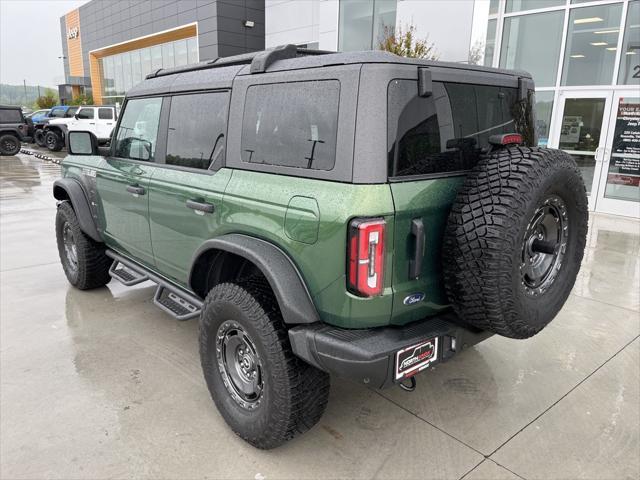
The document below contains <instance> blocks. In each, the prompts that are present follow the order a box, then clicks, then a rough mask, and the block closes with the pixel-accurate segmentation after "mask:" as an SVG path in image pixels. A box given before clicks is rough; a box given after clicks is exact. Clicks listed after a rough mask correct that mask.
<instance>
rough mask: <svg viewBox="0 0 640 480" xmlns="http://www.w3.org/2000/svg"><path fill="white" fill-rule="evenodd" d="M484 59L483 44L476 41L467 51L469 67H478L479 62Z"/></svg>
mask: <svg viewBox="0 0 640 480" xmlns="http://www.w3.org/2000/svg"><path fill="white" fill-rule="evenodd" d="M483 58H484V42H482V41H481V40H478V41H477V42H476V43H474V44H473V46H472V47H471V49H469V64H470V65H480V62H481V61H482V60H483Z"/></svg>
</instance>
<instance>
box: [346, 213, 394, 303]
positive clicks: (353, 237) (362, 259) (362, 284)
mask: <svg viewBox="0 0 640 480" xmlns="http://www.w3.org/2000/svg"><path fill="white" fill-rule="evenodd" d="M384 230H385V221H384V220H383V219H382V218H374V219H362V218H360V219H355V220H352V221H351V223H350V224H349V252H348V258H349V264H348V272H347V277H348V278H347V284H348V285H347V286H348V288H349V290H350V291H351V292H352V293H355V294H356V295H360V296H363V297H373V296H375V295H380V294H381V293H382V282H383V272H384Z"/></svg>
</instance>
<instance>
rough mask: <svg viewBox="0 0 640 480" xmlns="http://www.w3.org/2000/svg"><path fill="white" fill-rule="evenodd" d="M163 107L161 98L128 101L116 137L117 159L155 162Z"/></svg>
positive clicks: (115, 150)
mask: <svg viewBox="0 0 640 480" xmlns="http://www.w3.org/2000/svg"><path fill="white" fill-rule="evenodd" d="M161 107H162V98H161V97H155V98H139V99H133V100H129V101H127V103H126V105H125V107H124V111H123V113H122V120H121V121H120V126H119V127H118V131H117V133H116V136H115V149H114V152H115V156H116V157H120V158H130V159H132V160H143V161H151V162H152V161H153V160H154V155H155V150H156V143H157V139H158V125H159V124H160V109H161Z"/></svg>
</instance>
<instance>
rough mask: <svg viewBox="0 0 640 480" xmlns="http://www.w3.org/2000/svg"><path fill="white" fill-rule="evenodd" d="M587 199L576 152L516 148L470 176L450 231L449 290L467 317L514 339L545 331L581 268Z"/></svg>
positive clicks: (488, 159) (485, 160)
mask: <svg viewBox="0 0 640 480" xmlns="http://www.w3.org/2000/svg"><path fill="white" fill-rule="evenodd" d="M587 222H588V200H587V195H586V190H585V186H584V182H583V180H582V175H581V174H580V171H579V170H578V167H577V166H576V163H575V161H574V160H573V158H572V157H571V156H570V155H569V154H567V153H565V152H562V151H560V150H552V149H546V148H528V147H511V148H502V149H499V150H494V151H493V152H490V153H488V154H486V155H484V156H483V157H482V158H481V159H480V161H479V162H478V164H477V165H476V166H475V167H474V168H473V170H472V171H471V172H470V173H469V175H468V176H467V178H466V179H465V181H464V183H463V185H462V187H461V189H460V190H459V192H458V194H457V197H456V200H455V202H454V204H453V206H452V208H451V212H450V214H449V218H448V221H447V226H446V229H445V235H444V246H443V271H444V281H445V290H446V292H447V296H448V298H449V301H450V302H451V303H452V305H453V308H454V310H455V311H456V313H457V314H458V316H459V317H460V319H461V320H462V321H463V322H466V323H468V324H470V325H473V326H475V327H477V328H480V329H483V330H488V331H491V332H494V333H497V334H499V335H503V336H505V337H511V338H528V337H531V336H533V335H535V334H536V333H538V332H539V331H540V330H542V329H543V328H544V327H545V326H546V325H547V324H548V323H549V322H550V321H551V320H553V318H554V317H555V316H556V314H557V313H558V311H559V310H560V308H562V305H564V302H565V301H566V299H567V297H568V296H569V293H570V292H571V289H572V287H573V284H574V283H575V279H576V275H577V274H578V271H579V269H580V263H581V261H582V255H583V253H584V247H585V242H586V234H587Z"/></svg>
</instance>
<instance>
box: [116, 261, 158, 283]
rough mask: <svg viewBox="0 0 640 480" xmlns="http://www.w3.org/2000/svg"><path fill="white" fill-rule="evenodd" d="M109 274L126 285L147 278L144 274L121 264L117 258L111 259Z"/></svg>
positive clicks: (140, 281)
mask: <svg viewBox="0 0 640 480" xmlns="http://www.w3.org/2000/svg"><path fill="white" fill-rule="evenodd" d="M109 275H111V277H113V278H115V279H116V280H118V281H119V282H120V283H122V284H123V285H126V286H127V287H130V286H132V285H137V284H139V283H142V282H144V281H146V280H149V277H148V276H147V275H146V274H144V273H142V272H139V271H138V270H135V269H133V268H131V267H130V266H128V265H125V264H123V263H122V262H120V261H119V260H114V261H113V263H112V264H111V268H110V269H109Z"/></svg>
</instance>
